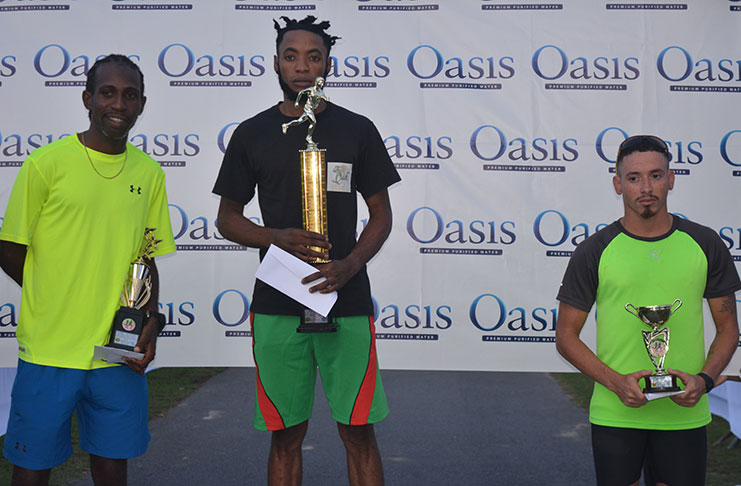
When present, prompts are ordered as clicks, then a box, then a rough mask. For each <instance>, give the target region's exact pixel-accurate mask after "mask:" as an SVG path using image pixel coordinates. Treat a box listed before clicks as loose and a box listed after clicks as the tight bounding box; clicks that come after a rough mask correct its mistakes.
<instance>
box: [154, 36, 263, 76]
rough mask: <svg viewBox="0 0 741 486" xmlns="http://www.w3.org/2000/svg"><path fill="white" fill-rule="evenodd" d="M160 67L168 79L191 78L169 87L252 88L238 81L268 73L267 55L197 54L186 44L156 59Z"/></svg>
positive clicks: (164, 51)
mask: <svg viewBox="0 0 741 486" xmlns="http://www.w3.org/2000/svg"><path fill="white" fill-rule="evenodd" d="M157 66H158V67H159V69H160V71H161V72H162V73H163V74H164V75H165V76H167V77H169V78H182V77H185V76H191V77H194V78H195V79H191V80H172V81H170V86H185V87H210V86H231V87H246V86H252V81H248V80H238V79H237V78H246V77H252V78H256V77H260V76H262V75H263V74H265V56H262V55H259V54H258V55H252V56H249V55H236V54H222V55H211V54H196V53H195V52H193V50H192V49H191V48H190V47H188V46H187V45H185V44H179V43H176V44H169V45H167V46H166V47H165V48H164V49H162V50H161V51H160V53H159V56H158V57H157Z"/></svg>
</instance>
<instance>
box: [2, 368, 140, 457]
mask: <svg viewBox="0 0 741 486" xmlns="http://www.w3.org/2000/svg"><path fill="white" fill-rule="evenodd" d="M147 399H148V390H147V378H146V376H144V375H139V374H137V373H136V372H134V371H133V370H131V369H130V368H129V367H128V366H112V367H109V368H99V369H95V370H78V369H70V368H56V367H54V366H42V365H36V364H32V363H26V362H25V361H22V360H18V372H17V374H16V378H15V382H14V383H13V391H12V393H11V403H10V418H9V419H8V432H7V434H6V436H5V448H4V451H3V454H4V455H5V458H6V459H7V460H8V461H10V462H12V463H13V464H15V465H17V466H20V467H23V468H26V469H33V470H42V469H49V468H53V467H56V466H58V465H60V464H61V463H63V462H64V461H66V460H67V458H69V456H70V455H71V454H72V441H71V437H70V427H71V422H72V413H73V412H75V411H76V412H77V422H78V428H79V432H80V448H81V449H82V450H84V451H87V452H89V453H90V454H94V455H96V456H101V457H106V458H111V459H128V458H130V457H136V456H139V455H141V454H143V453H144V451H146V449H147V444H149V427H148V424H147V423H148V418H149V417H148V414H149V413H148V403H147Z"/></svg>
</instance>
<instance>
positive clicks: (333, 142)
mask: <svg viewBox="0 0 741 486" xmlns="http://www.w3.org/2000/svg"><path fill="white" fill-rule="evenodd" d="M316 118H317V125H316V129H315V131H314V135H313V138H314V142H315V143H316V144H317V145H318V146H319V148H320V149H326V161H327V174H328V179H329V180H330V181H331V180H332V178H333V177H334V176H335V175H340V176H341V177H340V178H339V179H337V180H338V181H339V182H335V183H334V184H330V183H328V190H327V228H328V231H329V241H330V243H332V249H331V250H330V253H329V256H330V258H331V259H342V258H344V257H346V256H347V255H348V254H349V253H350V251H352V249H353V247H354V246H355V243H356V234H355V233H356V225H357V219H358V217H357V195H356V192H359V193H360V194H361V195H362V196H363V197H364V198H366V199H367V198H368V197H370V196H372V195H373V194H375V193H377V192H378V191H380V190H383V189H385V188H387V187H388V186H390V185H391V184H394V183H395V182H398V181H399V180H400V177H399V174H398V173H397V171H396V169H395V168H394V165H393V163H392V162H391V158H390V157H389V155H388V152H387V151H386V147H385V146H384V144H383V140H382V139H381V136H380V135H379V133H378V130H377V129H376V127H375V125H373V122H371V121H370V120H369V119H367V118H366V117H364V116H361V115H358V114H355V113H352V112H351V111H348V110H346V109H344V108H342V107H340V106H337V105H334V104H332V103H327V106H326V108H325V109H324V110H323V111H321V112H320V113H317V114H316ZM292 119H293V118H291V117H288V116H285V115H283V114H282V113H281V112H280V110H279V109H278V105H275V106H273V107H271V108H269V109H267V110H265V111H263V112H262V113H259V114H257V115H256V116H254V117H252V118H250V119H249V120H246V121H244V122H242V123H241V124H240V125H239V127H237V129H236V130H235V131H234V134H233V135H232V138H231V140H230V141H229V146H228V147H227V149H226V154H225V155H224V161H223V163H222V165H221V170H220V171H219V176H218V178H217V180H216V184H215V185H214V190H213V192H214V193H216V194H218V195H220V196H223V197H225V198H227V199H231V200H232V201H235V202H238V203H242V204H247V203H248V202H249V201H250V200H251V199H252V198H253V197H254V195H255V189H256V188H257V198H258V201H259V203H260V211H261V213H262V218H263V224H264V225H265V226H266V227H268V228H301V227H302V226H303V223H302V218H301V173H300V156H299V150H303V149H305V148H306V140H305V138H306V133H307V129H308V123H304V124H301V125H299V126H296V127H292V128H290V129H289V130H288V133H287V134H285V135H284V134H283V132H282V131H281V125H282V124H283V123H286V122H289V121H291V120H292ZM348 172H349V173H348ZM333 189H334V190H333ZM265 251H266V250H265V249H260V259H261V260H262V258H263V257H264V255H265ZM302 309H303V307H302V306H301V304H299V303H298V302H296V301H295V300H293V299H291V298H290V297H287V296H286V295H284V294H282V293H280V292H278V291H277V290H275V289H273V288H272V287H270V286H268V285H267V284H265V283H263V282H261V281H260V280H256V281H255V290H254V294H253V302H252V306H251V310H252V311H254V312H258V313H261V314H282V315H301V314H302V312H303V310H302ZM372 313H373V304H372V301H371V298H370V283H369V281H368V274H367V272H366V269H365V266H364V267H363V268H362V269H361V270H360V271H359V272H358V273H357V274H356V275H355V276H354V277H353V278H352V279H350V281H348V282H347V284H345V286H344V287H343V288H341V289H340V290H339V292H338V300H337V303H336V304H335V306H334V308H333V309H332V313H331V316H336V317H339V316H350V315H370V314H372Z"/></svg>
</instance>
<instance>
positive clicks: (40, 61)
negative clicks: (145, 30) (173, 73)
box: [33, 44, 141, 86]
mask: <svg viewBox="0 0 741 486" xmlns="http://www.w3.org/2000/svg"><path fill="white" fill-rule="evenodd" d="M105 56H106V54H100V55H98V56H97V57H92V56H88V55H85V54H80V55H72V54H70V52H69V51H68V50H67V49H65V48H64V47H63V46H61V45H59V44H47V45H45V46H44V47H42V48H41V49H39V50H38V51H37V52H36V55H35V56H34V58H33V68H34V69H35V70H36V72H37V73H39V74H40V75H41V76H43V77H45V78H58V77H60V76H71V77H72V78H85V77H86V76H87V72H88V69H90V68H91V67H92V65H93V64H94V63H95V61H97V60H98V59H102V58H104V57H105ZM127 57H128V58H129V59H131V60H132V61H135V62H139V61H140V60H141V59H140V58H139V56H138V55H133V54H132V55H129V56H127ZM44 85H45V86H85V79H73V80H54V81H46V82H44Z"/></svg>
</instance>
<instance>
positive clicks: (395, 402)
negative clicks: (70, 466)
mask: <svg viewBox="0 0 741 486" xmlns="http://www.w3.org/2000/svg"><path fill="white" fill-rule="evenodd" d="M382 378H383V381H384V386H385V388H386V393H387V396H388V400H389V407H390V408H391V413H390V415H389V416H388V418H387V419H386V420H384V421H383V422H381V423H380V424H377V425H376V435H377V437H378V442H379V446H380V449H381V455H382V457H383V464H384V471H385V475H386V484H387V485H389V486H396V485H400V486H409V485H415V486H416V485H425V486H437V485H446V486H448V485H452V486H477V485H482V486H483V485H487V486H489V485H507V486H512V485H517V486H529V485H533V486H534V485H549V486H559V485H569V486H578V485H590V486H591V485H593V484H594V482H595V481H594V472H593V469H592V467H593V466H592V459H591V448H590V443H589V425H588V422H587V415H586V412H584V411H583V410H581V409H579V408H577V407H575V406H574V405H573V404H572V403H571V402H570V401H569V399H568V397H567V396H566V395H565V394H564V393H563V392H562V391H561V389H560V388H559V386H558V385H557V384H556V382H555V381H554V380H553V378H551V377H550V375H547V374H541V373H487V372H447V371H383V372H382ZM254 381H255V380H254V370H253V369H252V368H231V369H228V370H226V371H225V372H224V373H221V374H219V375H217V376H215V377H213V378H211V379H210V380H209V381H207V382H206V383H205V384H204V385H203V386H202V387H201V388H199V390H198V391H196V392H195V393H194V394H193V395H191V396H190V397H189V398H188V399H186V400H185V401H183V402H182V403H181V404H180V405H178V406H177V407H175V408H174V409H172V410H171V411H170V412H169V414H168V415H167V417H165V418H162V419H155V420H153V421H152V422H151V423H150V428H151V432H152V442H151V443H150V446H149V450H148V451H147V453H146V454H145V455H144V456H142V457H140V458H136V459H133V460H131V461H130V462H129V485H130V486H139V485H158V486H168V485H178V486H189V485H203V486H211V485H214V486H231V485H264V484H266V472H265V470H266V467H265V464H266V461H267V453H268V447H269V442H270V435H269V433H267V432H260V431H256V430H254V429H253V427H252V413H253V406H254V388H255V385H254ZM320 386H321V384H320V383H318V384H317V391H318V393H317V398H316V403H315V405H314V418H313V419H312V420H311V422H310V425H309V432H308V434H307V437H306V440H305V442H304V482H303V484H304V485H305V486H334V485H343V484H347V476H346V472H345V459H344V449H343V447H342V443H341V442H340V439H339V437H338V436H337V431H336V426H335V425H334V422H332V420H331V418H330V417H329V409H328V406H327V402H326V400H325V399H324V395H323V394H322V393H321V388H320ZM91 484H92V481H90V480H89V479H85V480H82V481H80V482H78V483H76V486H89V485H91Z"/></svg>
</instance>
